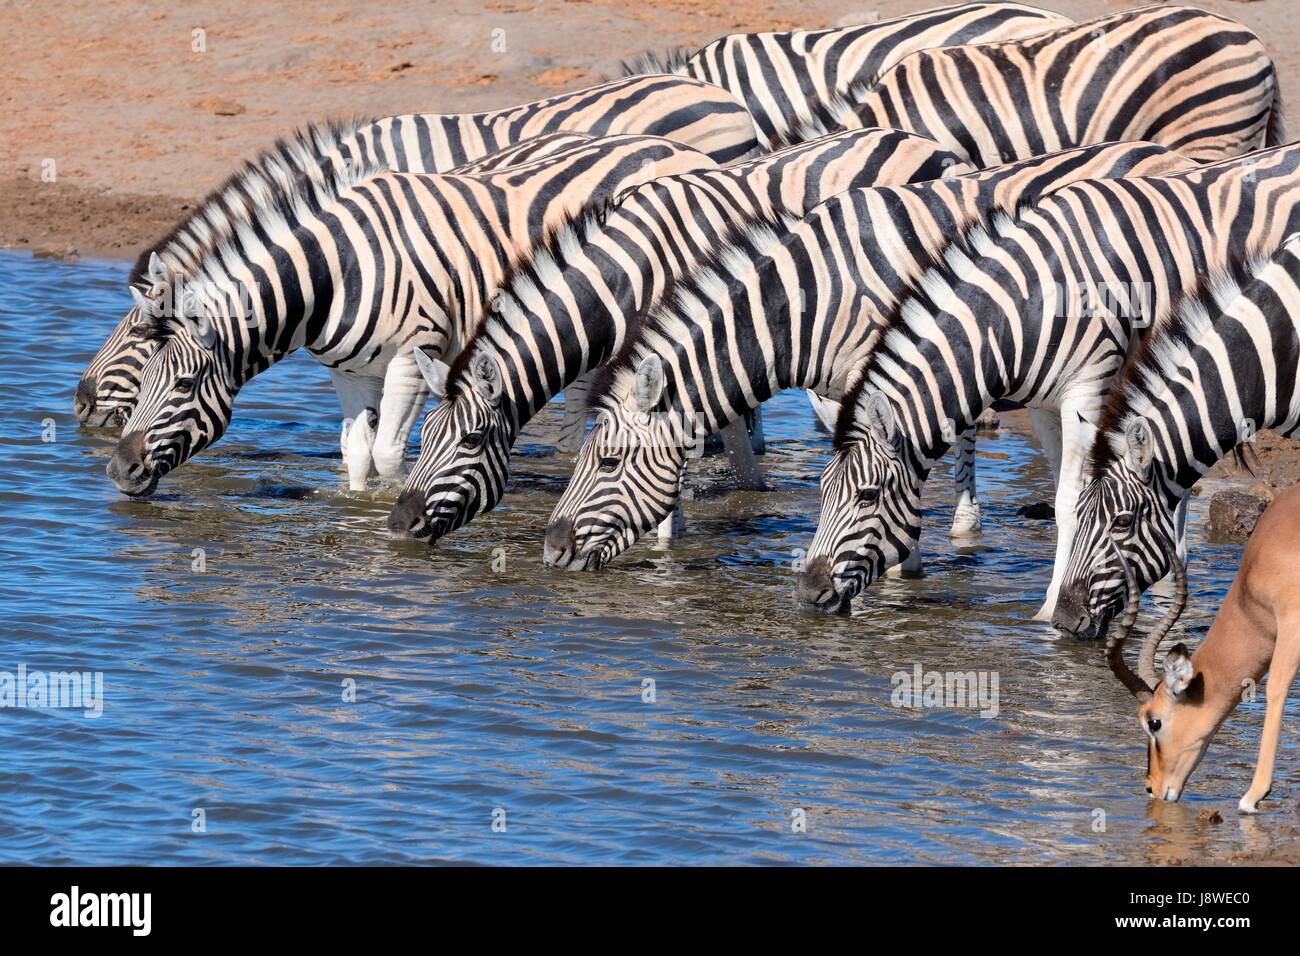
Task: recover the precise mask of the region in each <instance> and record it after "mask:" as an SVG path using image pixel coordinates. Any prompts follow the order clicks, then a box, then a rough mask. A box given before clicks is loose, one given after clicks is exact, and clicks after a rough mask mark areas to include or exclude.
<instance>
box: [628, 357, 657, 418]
mask: <svg viewBox="0 0 1300 956" xmlns="http://www.w3.org/2000/svg"><path fill="white" fill-rule="evenodd" d="M663 394H664V363H663V359H661V358H660V357H659V356H658V355H647V356H646V357H645V358H643V359H642V360H641V362H640V364H639V365H637V367H636V381H635V382H633V383H632V397H633V399H634V400H635V401H636V407H637V410H638V411H642V412H649V411H653V410H654V407H655V406H656V405H658V404H659V399H660V398H662V397H663Z"/></svg>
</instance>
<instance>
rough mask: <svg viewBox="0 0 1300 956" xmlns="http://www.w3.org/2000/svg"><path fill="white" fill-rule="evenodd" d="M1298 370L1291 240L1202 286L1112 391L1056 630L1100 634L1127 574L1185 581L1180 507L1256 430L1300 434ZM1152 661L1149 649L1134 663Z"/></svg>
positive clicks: (1299, 256)
mask: <svg viewBox="0 0 1300 956" xmlns="http://www.w3.org/2000/svg"><path fill="white" fill-rule="evenodd" d="M1298 370H1300V236H1292V237H1290V238H1289V239H1288V240H1287V241H1286V242H1285V243H1283V244H1282V246H1281V247H1280V248H1278V249H1276V251H1275V252H1274V254H1273V255H1271V256H1267V255H1265V256H1262V257H1258V258H1256V257H1246V258H1245V259H1244V260H1242V261H1241V262H1239V263H1235V264H1233V265H1232V266H1230V268H1229V270H1228V271H1227V272H1226V273H1225V274H1223V275H1221V276H1219V277H1216V278H1213V279H1211V280H1208V281H1207V282H1205V283H1204V284H1203V285H1202V286H1201V287H1199V288H1198V289H1197V291H1196V294H1194V295H1193V296H1191V297H1190V298H1189V299H1188V300H1187V301H1186V302H1184V303H1183V304H1182V305H1181V306H1180V307H1179V308H1178V309H1176V310H1175V311H1174V313H1173V315H1172V316H1171V317H1170V318H1169V319H1168V321H1166V322H1164V323H1162V324H1161V325H1160V326H1159V327H1157V328H1156V330H1155V331H1154V332H1153V333H1152V334H1151V335H1150V336H1148V337H1147V339H1146V341H1145V342H1143V344H1142V348H1141V349H1140V350H1139V351H1138V353H1137V354H1135V355H1134V356H1133V357H1132V358H1131V359H1129V361H1128V363H1127V364H1126V365H1125V367H1124V370H1123V372H1122V374H1121V375H1120V377H1119V379H1118V380H1117V382H1116V384H1115V385H1114V386H1113V387H1112V388H1111V391H1110V397H1109V398H1108V399H1107V402H1106V405H1105V408H1104V409H1103V411H1102V415H1101V423H1100V425H1099V426H1098V431H1097V437H1096V441H1095V442H1094V443H1093V446H1092V456H1091V471H1092V474H1093V476H1094V477H1093V479H1092V481H1091V482H1089V484H1088V486H1087V487H1086V488H1085V489H1084V490H1083V492H1082V493H1081V494H1080V495H1079V504H1078V508H1077V520H1078V527H1077V529H1076V530H1075V534H1074V542H1073V546H1072V548H1071V550H1070V555H1069V561H1068V564H1067V565H1066V569H1065V574H1064V578H1063V584H1062V588H1061V597H1060V600H1059V601H1058V603H1057V606H1056V613H1055V615H1054V616H1053V618H1052V623H1053V625H1054V626H1055V627H1056V628H1057V629H1058V630H1059V631H1061V632H1063V633H1066V634H1069V635H1072V636H1074V637H1086V638H1092V637H1100V636H1103V635H1105V633H1106V628H1107V625H1108V624H1109V623H1110V621H1111V619H1112V618H1113V617H1114V616H1115V615H1116V614H1117V613H1118V612H1119V611H1120V610H1121V609H1122V608H1123V607H1124V604H1125V598H1126V593H1125V592H1126V586H1125V578H1126V576H1128V575H1131V576H1132V578H1133V580H1134V583H1135V586H1136V588H1137V590H1138V591H1139V592H1141V591H1144V590H1146V589H1147V588H1148V587H1149V586H1150V585H1151V584H1153V583H1154V582H1156V581H1159V580H1161V579H1162V578H1164V577H1165V576H1166V575H1167V574H1171V573H1172V574H1174V575H1180V574H1185V572H1184V570H1183V562H1182V560H1181V559H1180V557H1179V555H1178V534H1177V530H1176V524H1177V514H1178V509H1179V507H1180V505H1181V503H1182V502H1183V501H1184V500H1185V499H1186V496H1187V494H1188V493H1189V492H1190V491H1191V488H1192V486H1193V485H1195V484H1196V483H1197V482H1198V481H1199V480H1200V479H1201V477H1202V476H1203V475H1204V474H1205V473H1206V472H1207V471H1209V470H1210V468H1211V467H1213V465H1214V464H1215V462H1217V461H1218V460H1219V459H1220V458H1222V457H1224V456H1225V455H1228V454H1229V453H1231V452H1232V450H1233V449H1234V448H1237V447H1238V446H1239V445H1240V444H1241V443H1242V442H1243V441H1249V440H1250V439H1251V438H1253V437H1254V435H1255V433H1256V431H1258V430H1261V429H1265V428H1271V429H1274V430H1275V431H1277V432H1278V433H1279V434H1282V435H1284V436H1294V435H1296V434H1297V432H1300V388H1298V386H1300V382H1298V381H1297V373H1298ZM1154 654H1155V648H1154V646H1153V647H1150V648H1148V649H1147V650H1145V651H1144V653H1143V660H1144V661H1148V660H1153V659H1154ZM1144 672H1149V669H1147V668H1144Z"/></svg>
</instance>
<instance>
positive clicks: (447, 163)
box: [73, 76, 761, 426]
mask: <svg viewBox="0 0 1300 956" xmlns="http://www.w3.org/2000/svg"><path fill="white" fill-rule="evenodd" d="M560 133H565V134H567V135H566V136H565V137H563V138H560V137H558V136H557V135H556V134H560ZM573 134H584V135H604V136H612V135H622V134H642V135H650V136H663V137H664V138H666V139H671V140H674V141H676V142H679V143H682V144H684V145H687V146H694V147H696V148H698V149H700V150H702V151H703V152H706V153H708V154H709V155H710V156H711V157H712V158H713V159H714V160H715V161H716V162H718V163H728V162H732V161H735V160H737V159H740V158H742V157H744V156H746V155H748V154H750V153H753V152H755V151H757V150H758V149H759V148H760V145H761V144H760V142H759V140H758V136H757V132H756V130H755V128H754V123H753V120H752V119H750V116H749V113H748V111H747V110H746V109H745V107H744V106H743V104H741V103H740V101H739V100H737V99H736V98H735V97H734V96H732V95H731V94H730V93H728V92H726V91H725V90H723V89H720V88H718V87H716V86H714V85H712V84H709V83H705V82H703V81H701V80H696V79H692V78H690V77H679V76H635V77H627V78H623V79H619V80H614V81H611V82H607V83H603V84H600V85H598V86H594V87H590V88H588V89H583V90H578V91H576V92H573V93H563V94H560V95H557V96H552V97H548V98H546V99H543V100H538V101H536V102H533V103H528V104H526V105H523V106H515V107H510V108H508V109H502V110H493V111H490V112H484V113H409V114H403V115H398V116H389V117H385V118H381V119H372V118H354V119H352V120H350V121H346V122H344V121H330V122H326V123H320V124H313V125H311V126H308V127H306V128H305V129H303V130H300V131H297V132H295V133H293V134H291V135H289V136H287V137H283V138H281V139H279V140H277V141H276V142H275V144H274V145H272V146H271V147H270V148H269V149H267V150H265V151H263V152H262V153H260V154H259V155H258V156H257V157H256V158H254V159H252V160H250V161H248V162H246V163H244V164H243V165H242V166H241V167H240V169H238V170H237V171H236V172H235V173H234V174H233V175H231V176H230V177H229V178H228V179H227V180H226V181H225V182H224V183H222V184H221V185H220V186H219V187H218V188H217V189H216V190H214V191H213V192H212V193H211V194H210V195H208V196H207V197H206V198H205V199H204V200H203V201H202V202H200V203H199V204H198V205H197V206H196V207H195V208H194V210H192V211H191V212H190V213H189V214H188V215H187V216H186V217H185V218H184V219H182V220H181V221H180V222H179V223H177V224H176V226H174V227H173V228H172V230H171V231H170V232H168V234H167V235H165V236H163V237H162V239H160V240H159V241H158V242H156V243H154V244H153V246H151V247H150V248H148V249H146V250H145V251H144V252H142V253H141V255H140V257H139V258H138V259H137V260H136V262H135V265H134V266H133V267H132V269H131V272H130V276H129V279H128V285H129V287H130V288H131V289H133V290H134V291H133V292H132V300H133V302H132V307H131V309H130V310H129V311H128V312H127V314H126V315H125V317H124V318H123V319H122V321H121V322H119V324H118V326H117V327H116V328H115V329H114V331H113V333H112V334H111V335H110V336H109V339H108V341H107V342H106V343H105V344H104V346H103V347H102V348H101V349H100V350H99V351H98V352H97V353H96V354H95V356H94V358H92V359H91V361H90V364H89V366H88V367H87V369H86V371H85V372H84V373H83V374H82V376H81V379H80V380H79V381H78V383H77V388H76V393H75V396H74V399H73V411H74V412H75V414H76V415H77V418H78V420H80V421H81V422H83V423H85V424H87V425H92V426H104V425H109V424H112V423H115V422H116V423H119V424H120V423H121V422H122V421H124V420H125V417H126V415H128V414H129V413H130V411H131V408H132V406H133V405H134V402H135V395H136V392H137V390H138V388H139V380H140V370H141V369H142V368H143V366H144V363H145V361H147V360H148V357H149V355H150V354H152V348H153V345H154V343H153V340H151V339H149V338H148V337H147V336H145V335H143V332H144V331H145V330H146V329H147V328H148V325H149V323H148V322H147V321H144V320H145V315H146V313H147V312H148V311H149V310H150V309H152V308H153V307H154V305H156V304H157V302H158V301H159V299H160V298H161V297H162V296H163V295H164V294H165V293H166V289H167V285H168V284H169V283H172V282H174V281H175V279H174V277H175V276H183V275H185V274H188V273H189V272H190V271H191V270H193V269H194V268H195V266H196V265H197V264H198V263H199V262H200V261H201V260H202V258H203V256H204V255H205V254H206V253H207V252H208V251H209V250H211V249H212V248H214V247H215V246H217V245H219V244H220V243H221V242H223V241H228V240H229V239H230V237H231V235H232V234H233V233H234V232H235V231H237V230H238V229H239V228H241V227H242V226H245V225H251V226H252V227H253V228H254V229H257V228H258V219H259V217H260V216H261V214H262V209H263V207H264V206H266V205H268V204H269V205H283V202H284V200H283V198H280V197H286V196H287V197H293V196H295V195H296V194H298V193H299V192H301V190H302V189H303V188H304V187H303V186H302V185H301V184H300V183H299V180H301V179H303V178H304V177H305V178H307V179H309V180H311V181H313V182H318V183H319V182H324V181H327V180H330V179H333V178H337V177H338V176H340V175H345V174H347V172H348V167H350V166H355V167H356V168H357V169H371V170H379V169H392V170H396V171H404V172H418V173H444V172H450V171H452V170H453V169H458V168H459V171H461V172H463V173H481V172H490V171H492V170H494V169H497V168H499V167H500V166H502V165H517V164H519V163H522V162H527V161H529V160H530V159H540V158H542V157H543V156H545V155H548V154H549V153H552V152H554V151H555V150H556V149H558V148H561V147H563V146H565V145H574V144H575V143H576V142H577V140H576V139H574V138H573ZM543 137H550V138H549V139H544V138H543ZM526 141H531V145H528V143H527V142H526ZM510 147H514V148H515V151H514V152H513V153H509V154H502V153H501V152H500V151H501V150H503V149H507V148H510ZM474 163H478V164H480V165H477V166H475V165H467V164H474ZM340 400H342V396H340Z"/></svg>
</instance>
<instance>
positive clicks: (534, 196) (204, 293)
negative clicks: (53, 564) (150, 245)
mask: <svg viewBox="0 0 1300 956" xmlns="http://www.w3.org/2000/svg"><path fill="white" fill-rule="evenodd" d="M712 167H713V162H712V161H711V160H710V159H709V158H708V157H707V156H706V155H704V154H703V153H700V152H698V151H696V150H694V149H691V148H689V147H686V146H681V145H679V144H677V143H673V142H670V141H668V140H666V139H662V138H659V137H653V136H614V137H604V138H600V139H597V140H593V141H592V142H590V143H586V144H583V145H581V146H577V147H573V148H570V149H568V150H566V151H564V152H562V153H559V154H557V155H555V156H552V157H549V158H547V159H544V160H540V161H538V162H535V163H531V164H528V165H526V166H522V167H512V168H509V169H507V170H504V171H499V172H496V173H491V174H487V175H481V176H459V175H452V174H443V175H431V174H417V173H398V172H391V171H389V172H380V173H377V174H374V175H364V173H361V174H359V175H358V178H356V179H355V180H354V179H352V178H350V177H348V176H344V177H341V178H340V179H338V180H337V181H335V182H334V183H333V184H331V187H330V188H329V189H328V190H327V189H321V190H318V191H317V192H314V193H312V194H311V195H304V196H301V197H298V199H297V201H296V204H295V206H294V208H293V210H292V212H291V213H290V214H286V215H284V216H283V217H281V218H280V219H279V221H278V222H268V221H266V220H263V221H262V222H261V226H262V228H261V229H260V230H257V231H254V230H252V229H251V228H249V229H242V230H239V231H238V232H237V233H236V239H235V241H233V242H230V243H225V244H222V245H221V246H219V247H218V248H217V249H216V250H214V251H213V252H212V253H210V254H208V255H207V256H205V257H204V259H203V261H202V263H201V264H200V266H199V267H198V268H197V269H196V270H195V272H194V274H193V275H192V276H191V277H190V288H191V290H192V293H193V296H194V298H195V300H196V301H194V302H192V303H190V304H188V305H186V307H185V309H184V311H183V314H181V315H179V316H177V315H172V316H164V317H162V318H161V319H159V321H157V322H155V333H161V334H162V335H163V337H164V338H165V339H166V342H165V344H163V345H162V346H161V347H160V348H159V350H158V351H157V352H156V353H155V354H154V356H153V357H152V358H150V360H149V362H148V363H147V364H146V366H145V371H144V373H143V376H142V380H141V389H140V396H139V399H138V402H137V406H136V409H135V411H134V412H133V413H132V415H131V418H130V419H129V420H128V423H127V425H126V428H125V429H124V431H123V438H122V442H120V443H119V451H122V450H123V449H124V448H125V449H127V450H128V451H129V452H131V454H132V456H133V459H132V460H133V461H135V459H137V458H138V461H135V464H136V466H137V467H136V470H135V474H136V479H135V480H131V481H126V482H123V483H120V486H121V487H123V490H124V491H127V493H135V492H139V491H141V490H142V489H146V488H148V489H150V490H151V488H152V486H153V484H156V482H157V480H158V478H160V477H161V476H162V475H163V474H165V473H166V472H167V471H169V470H171V469H173V468H175V467H176V466H177V465H179V464H180V463H181V462H182V461H184V460H185V459H187V458H188V457H189V456H190V455H192V454H194V453H195V452H197V451H198V450H200V449H202V448H203V447H206V446H207V445H208V444H211V443H212V442H213V441H215V440H216V439H217V438H219V437H220V436H221V435H222V434H223V433H224V431H225V428H226V427H227V425H228V424H229V420H230V414H231V408H232V404H233V400H234V397H235V394H236V393H237V392H238V390H239V388H240V387H242V385H243V384H244V383H245V382H247V381H248V379H250V378H251V377H252V376H254V375H256V374H258V373H259V372H261V371H264V370H265V369H266V368H268V367H270V366H271V365H273V364H274V363H275V362H277V361H279V360H280V359H281V358H283V357H284V356H286V355H287V354H289V353H290V352H292V351H293V350H294V349H297V348H301V347H305V348H307V349H308V350H309V351H310V352H311V353H312V354H313V356H314V357H315V358H316V359H317V361H319V362H321V363H322V364H323V365H325V366H326V367H328V368H329V369H330V370H331V371H332V372H334V373H339V374H347V375H349V376H352V378H353V380H354V381H355V382H357V383H359V384H358V386H357V388H356V389H355V390H354V391H353V392H351V393H349V394H348V395H345V398H349V397H350V398H352V399H353V401H354V402H355V404H354V406H353V407H352V408H347V407H345V409H344V411H345V413H349V415H351V416H355V415H358V414H360V413H361V412H362V411H363V410H365V409H367V408H370V409H373V408H378V418H379V421H378V428H379V434H378V435H377V436H373V438H372V439H371V440H373V451H374V457H375V463H376V466H377V467H379V468H380V469H381V470H383V471H386V472H388V473H391V472H393V471H396V470H397V469H398V468H399V467H400V463H401V456H402V453H403V451H404V450H405V444H406V435H407V433H408V432H409V430H410V428H411V426H412V425H413V424H414V422H415V420H416V418H417V416H418V414H419V410H420V407H421V406H422V404H423V401H424V398H425V397H426V395H427V393H426V392H425V391H424V390H423V383H422V381H421V380H420V378H419V375H418V373H416V372H415V371H414V361H413V360H411V359H410V358H409V356H410V353H411V351H412V349H414V348H417V347H418V348H423V349H427V350H429V351H431V352H432V353H433V354H435V355H447V356H453V355H454V354H455V352H456V351H457V350H458V349H459V348H460V347H461V345H462V344H463V343H464V342H465V341H466V339H467V338H468V337H469V336H470V334H471V333H472V332H473V331H474V329H475V327H476V326H477V324H478V322H479V320H480V319H481V318H482V315H483V312H484V310H485V309H486V306H487V302H488V298H489V296H490V295H491V293H492V291H493V290H494V289H495V288H496V286H497V285H498V284H499V282H500V279H501V277H502V276H503V275H504V274H505V272H506V270H507V269H508V268H509V266H510V263H511V262H512V261H514V260H515V259H516V258H517V257H519V256H520V255H522V254H524V253H525V252H526V251H527V250H528V249H529V248H530V246H531V244H532V243H533V242H535V241H537V239H538V237H541V236H543V235H545V233H546V232H547V231H548V230H549V229H552V228H555V227H556V226H557V225H559V224H560V223H561V222H563V221H565V219H566V218H569V217H572V216H573V215H575V214H577V213H578V212H579V211H580V210H581V209H582V208H583V207H584V206H586V205H587V204H588V203H591V202H601V201H606V200H608V199H609V198H610V197H612V196H613V195H615V194H617V193H618V192H619V191H621V190H623V189H626V188H628V187H631V186H635V185H637V184H640V183H643V182H646V181H648V180H650V179H653V178H654V177H655V176H657V175H662V174H671V173H674V172H686V171H690V170H698V169H708V168H712ZM244 296H247V299H248V301H247V302H245V301H244V300H243V298H242V297H244ZM399 352H400V353H402V355H403V356H405V357H406V361H408V362H409V364H410V365H411V370H410V371H411V374H410V375H408V374H406V372H405V371H404V370H403V369H401V367H400V366H401V364H402V363H396V362H393V361H392V360H393V359H394V357H395V356H397V355H398V353H399ZM395 367H397V371H396V372H395ZM399 376H400V379H399V378H398V377H399ZM177 381H183V382H184V383H185V384H186V385H187V386H188V387H187V388H185V389H181V390H179V391H178V390H177V387H176V382H177ZM381 392H382V400H381V398H380V396H381ZM362 421H365V419H362ZM365 430H366V429H362V430H361V431H358V430H357V429H356V428H355V427H354V432H357V433H358V434H360V433H361V432H364V431H365ZM128 439H130V442H128ZM369 450H370V449H368V448H367V449H366V451H367V452H369ZM141 475H145V476H147V478H141V477H140V476H141Z"/></svg>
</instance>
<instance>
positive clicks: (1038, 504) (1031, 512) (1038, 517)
mask: <svg viewBox="0 0 1300 956" xmlns="http://www.w3.org/2000/svg"><path fill="white" fill-rule="evenodd" d="M1016 514H1017V515H1019V516H1020V517H1022V518H1028V519H1029V520H1030V521H1051V520H1052V519H1053V518H1055V517H1056V506H1055V505H1054V504H1052V503H1051V502H1050V501H1035V502H1034V503H1033V504H1031V505H1025V506H1024V507H1022V508H1021V509H1020V510H1019V511H1017V512H1016Z"/></svg>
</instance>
